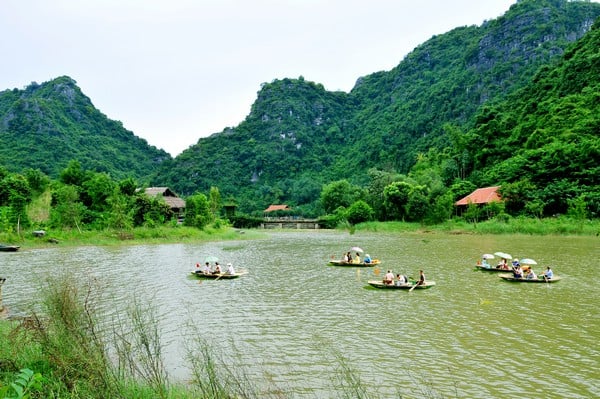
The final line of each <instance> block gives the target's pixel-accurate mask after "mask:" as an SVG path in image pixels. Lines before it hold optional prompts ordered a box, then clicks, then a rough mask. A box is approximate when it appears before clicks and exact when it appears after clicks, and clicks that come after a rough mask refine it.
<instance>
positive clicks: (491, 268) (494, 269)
mask: <svg viewBox="0 0 600 399" xmlns="http://www.w3.org/2000/svg"><path fill="white" fill-rule="evenodd" d="M475 268H476V269H477V270H481V271H484V272H502V273H506V272H509V271H510V269H502V268H499V267H496V266H490V265H488V266H485V265H475Z"/></svg>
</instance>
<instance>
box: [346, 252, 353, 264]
mask: <svg viewBox="0 0 600 399" xmlns="http://www.w3.org/2000/svg"><path fill="white" fill-rule="evenodd" d="M344 262H348V263H352V254H351V253H350V251H348V253H347V254H346V257H345V258H344Z"/></svg>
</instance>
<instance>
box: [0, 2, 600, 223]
mask: <svg viewBox="0 0 600 399" xmlns="http://www.w3.org/2000/svg"><path fill="white" fill-rule="evenodd" d="M599 16H600V4H598V3H590V2H588V1H567V0H520V1H518V2H517V3H516V4H514V5H513V6H512V7H511V8H510V9H509V10H508V11H507V12H506V13H505V15H503V16H502V17H500V18H497V19H494V20H490V21H486V22H484V23H483V24H482V25H481V26H469V27H458V28H456V29H453V30H452V31H450V32H447V33H443V34H440V35H437V36H434V37H432V38H431V39H430V40H428V41H426V42H425V43H423V44H421V45H419V46H418V47H417V48H415V49H414V50H413V51H412V52H411V53H410V54H408V55H406V57H405V58H404V59H403V60H402V61H400V63H399V64H398V66H397V67H395V68H393V69H392V70H390V71H380V72H375V73H373V74H370V75H368V76H364V77H361V78H359V79H358V80H357V82H356V85H355V87H354V88H353V89H352V91H351V92H350V93H344V92H329V91H326V90H325V89H324V87H323V86H322V85H321V84H319V83H314V82H309V81H306V80H305V79H304V78H303V77H299V78H295V79H292V78H286V79H281V80H274V81H272V82H270V83H264V84H263V85H262V86H261V89H260V91H259V92H258V94H257V99H256V101H255V102H254V104H252V107H251V110H250V112H249V115H248V116H247V118H246V119H245V120H244V121H243V122H242V123H240V124H239V125H238V126H236V127H233V128H227V129H225V130H223V131H222V132H220V133H217V134H214V135H212V136H210V137H207V138H201V139H199V140H198V142H197V144H195V145H192V146H191V147H190V148H188V149H187V150H185V151H184V152H183V153H182V154H181V155H179V156H178V157H176V158H175V159H172V158H171V157H170V155H169V154H167V153H166V152H164V151H162V150H158V149H156V148H155V147H153V146H151V145H149V144H148V143H147V142H146V141H145V140H143V139H141V138H139V137H137V136H135V135H134V134H133V133H132V132H130V131H127V130H126V129H124V128H123V126H122V125H121V123H120V122H117V121H111V120H109V119H108V118H107V117H106V116H105V115H104V114H102V113H101V112H100V111H98V110H97V109H96V108H95V107H94V106H93V104H92V102H91V101H90V99H89V98H87V97H86V96H85V95H84V94H83V93H81V90H80V89H79V88H78V87H77V85H76V82H75V81H74V80H73V79H71V78H69V77H66V76H65V77H59V78H57V79H54V80H52V81H50V82H46V83H43V84H37V83H32V84H31V85H29V86H28V87H27V88H26V89H24V90H18V89H13V90H5V91H3V92H0V170H2V169H1V167H4V168H6V171H3V174H5V175H6V176H8V177H11V178H12V177H15V176H12V175H11V174H9V173H8V172H15V173H21V172H23V171H27V173H25V174H26V175H27V176H31V177H35V178H36V179H37V178H39V177H40V176H39V174H38V173H37V170H38V169H39V171H41V172H43V173H45V174H46V175H48V176H50V177H51V178H53V179H54V178H57V177H60V179H61V181H63V180H65V176H63V175H64V171H65V169H66V170H67V171H71V172H72V170H74V169H76V170H77V174H79V173H81V174H83V175H85V176H87V179H88V180H89V181H90V182H91V181H93V178H94V177H98V175H97V174H98V173H100V172H107V173H108V174H106V175H103V176H102V177H101V179H104V180H108V179H114V180H115V181H117V180H123V179H125V181H126V183H127V184H126V186H127V188H131V187H132V186H137V187H140V186H143V185H154V186H169V187H170V188H171V189H173V190H174V191H175V192H177V193H178V194H180V195H181V196H183V197H188V199H189V200H190V203H191V202H193V201H191V200H192V199H193V198H197V197H196V196H192V194H195V193H203V194H206V193H208V192H211V193H219V195H218V196H217V195H214V197H215V198H216V197H219V198H220V197H222V198H223V199H224V200H225V201H226V202H230V201H233V202H235V203H236V204H237V205H238V208H237V209H238V212H241V213H246V214H255V215H259V214H261V211H262V210H263V209H265V208H266V207H267V206H268V205H269V204H273V203H285V204H287V205H290V206H291V207H292V208H293V209H294V212H295V213H296V214H304V215H306V216H321V215H323V214H328V215H336V216H335V218H336V220H348V221H350V222H351V223H354V222H359V221H362V220H368V219H371V218H374V219H378V220H414V221H430V222H437V221H443V220H446V219H448V218H449V217H450V216H451V215H452V212H453V211H454V207H453V205H452V204H453V202H454V201H455V200H456V199H457V198H459V197H460V196H463V195H465V194H468V193H469V192H470V191H471V190H473V189H474V188H476V187H481V186H486V185H501V186H502V194H503V195H504V197H505V198H506V199H507V201H506V203H505V206H506V208H505V209H492V210H486V212H487V215H488V217H489V216H493V215H498V214H503V213H504V212H506V214H508V215H520V214H525V215H529V216H547V215H554V214H560V213H567V212H574V211H577V212H579V214H580V215H589V216H592V217H597V216H598V214H599V210H600V193H599V189H598V186H599V184H598V183H599V182H598V175H599V173H598V172H599V170H598V166H597V159H598V158H599V151H600V150H599V147H600V143H599V140H600V139H599V134H598V132H599V131H600V129H599V127H600V122H599V119H600V117H599V115H600V112H599V111H600V110H599V109H598V104H599V103H600V101H599V97H598V93H599V90H598V89H599V86H598V76H599V72H600V71H599V69H600V67H599V66H598V63H599V58H598V57H599V50H598V49H599V48H600V43H599V42H598V28H597V26H598V22H596V24H595V25H594V28H593V29H592V25H593V24H594V21H595V20H596V21H597V18H598V17H599ZM399 56H400V55H399ZM71 160H75V161H77V163H74V164H73V163H70V162H69V161H71ZM74 165H76V166H77V168H74ZM80 169H81V170H80ZM87 171H90V172H92V173H87ZM66 177H69V174H68V173H67V175H66ZM98 178H99V179H100V177H98ZM126 178H133V179H135V180H134V181H132V180H131V179H126ZM19 179H20V178H19ZM19 179H16V180H15V179H12V180H14V181H17V180H18V181H21V180H23V179H25V177H23V179H21V180H19ZM36 179H34V180H36ZM67 180H69V179H67ZM80 180H81V179H80ZM86 181H87V180H86ZM115 181H113V182H112V183H113V184H114V183H115ZM63 183H65V182H64V181H63ZM66 183H67V184H71V183H69V182H66ZM79 183H80V185H83V183H82V181H79ZM122 183H123V182H120V183H119V184H122ZM86 184H87V187H84V188H83V189H81V188H80V189H79V192H78V193H79V194H81V192H84V191H85V190H88V191H89V190H91V189H92V186H94V185H95V184H96V183H89V184H88V183H86ZM30 185H31V183H30ZM6 187H8V185H7V186H6ZM82 190H83V191H82ZM0 191H1V190H0ZM4 191H7V190H4ZM102 191H103V194H106V192H108V191H107V190H102ZM105 191H106V192H105ZM128 191H131V190H128ZM115 195H116V194H115ZM5 196H6V197H7V198H8V197H10V198H12V197H15V196H14V195H12V194H10V193H5ZM91 196H92V195H90V197H91ZM15 198H16V197H15ZM19 198H20V197H19ZM8 202H10V201H8ZM13 202H14V201H13ZM21 202H22V201H21ZM88 202H89V204H84V205H85V206H88V207H89V206H91V205H90V204H91V203H92V202H91V201H88ZM21 205H22V204H21ZM101 205H102V207H104V208H102V209H105V208H106V209H111V205H110V204H105V203H102V204H101ZM0 206H2V192H0ZM473 215H475V214H473ZM474 217H477V215H475V216H474ZM93 219H94V218H92V217H90V218H89V220H90V221H91V220H93ZM89 223H92V222H89Z"/></svg>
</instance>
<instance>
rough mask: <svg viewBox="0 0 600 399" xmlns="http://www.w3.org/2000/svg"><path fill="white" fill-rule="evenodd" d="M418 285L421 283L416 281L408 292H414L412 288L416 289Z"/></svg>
mask: <svg viewBox="0 0 600 399" xmlns="http://www.w3.org/2000/svg"><path fill="white" fill-rule="evenodd" d="M417 285H419V283H418V282H415V285H413V286H412V287H410V290H408V292H412V290H414V289H415V288H417Z"/></svg>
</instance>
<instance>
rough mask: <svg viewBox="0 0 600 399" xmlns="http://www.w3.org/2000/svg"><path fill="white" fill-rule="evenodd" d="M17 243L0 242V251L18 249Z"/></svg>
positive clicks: (14, 250)
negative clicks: (6, 243) (5, 243)
mask: <svg viewBox="0 0 600 399" xmlns="http://www.w3.org/2000/svg"><path fill="white" fill-rule="evenodd" d="M19 248H21V247H19V246H18V245H4V244H0V252H16V251H18V250H19Z"/></svg>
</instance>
